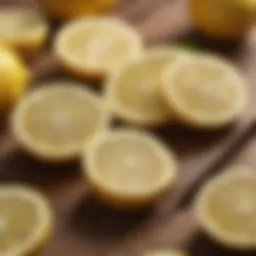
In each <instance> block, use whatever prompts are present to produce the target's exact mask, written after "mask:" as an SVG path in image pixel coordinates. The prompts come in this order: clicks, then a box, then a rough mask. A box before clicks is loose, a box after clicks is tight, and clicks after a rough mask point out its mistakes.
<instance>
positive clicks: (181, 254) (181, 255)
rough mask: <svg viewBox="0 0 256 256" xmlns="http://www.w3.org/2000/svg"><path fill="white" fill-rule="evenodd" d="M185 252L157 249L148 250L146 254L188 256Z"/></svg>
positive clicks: (146, 255)
mask: <svg viewBox="0 0 256 256" xmlns="http://www.w3.org/2000/svg"><path fill="white" fill-rule="evenodd" d="M186 255H187V254H185V253H184V252H181V251H172V250H157V251H150V252H147V253H146V254H145V255H144V256H186Z"/></svg>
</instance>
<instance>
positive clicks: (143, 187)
mask: <svg viewBox="0 0 256 256" xmlns="http://www.w3.org/2000/svg"><path fill="white" fill-rule="evenodd" d="M83 169H84V175H85V177H86V180H87V181H88V183H89V185H90V186H91V188H92V190H93V191H94V193H95V194H96V195H97V196H98V197H99V198H100V199H101V200H103V202H105V203H107V204H108V205H110V206H113V207H117V208H124V209H137V208H143V207H146V206H149V205H151V204H153V203H154V202H155V201H157V200H158V199H159V198H161V197H162V196H163V194H164V193H165V192H166V191H168V190H169V189H170V187H171V185H172V184H173V182H174V180H175V178H176V176H177V164H176V158H175V156H174V154H173V153H172V151H171V150H168V149H167V148H166V147H165V146H164V145H163V144H162V143H161V142H160V141H159V140H157V139H156V138H155V137H153V136H152V135H149V134H145V133H143V132H140V131H134V130H126V129H124V130H117V131H106V132H104V133H102V134H99V135H98V136H95V137H94V138H93V139H92V140H91V142H90V143H89V144H88V145H87V147H86V149H85V152H84V157H83Z"/></svg>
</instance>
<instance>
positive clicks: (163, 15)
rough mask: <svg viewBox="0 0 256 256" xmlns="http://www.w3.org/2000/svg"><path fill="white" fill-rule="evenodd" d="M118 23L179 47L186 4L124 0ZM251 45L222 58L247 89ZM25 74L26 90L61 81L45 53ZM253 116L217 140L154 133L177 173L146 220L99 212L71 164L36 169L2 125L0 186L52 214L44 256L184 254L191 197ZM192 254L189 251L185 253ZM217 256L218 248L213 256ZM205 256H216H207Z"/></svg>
mask: <svg viewBox="0 0 256 256" xmlns="http://www.w3.org/2000/svg"><path fill="white" fill-rule="evenodd" d="M0 3H1V4H15V3H17V4H25V5H29V6H32V5H33V6H36V2H35V1H33V0H20V1H19V0H11V1H10V0H1V1H0ZM117 15H118V16H121V17H124V18H125V19H127V20H129V21H130V22H131V23H132V24H134V25H135V26H136V27H137V28H138V29H139V31H140V32H141V33H142V35H143V36H144V37H145V39H146V40H147V42H150V43H156V42H158V43H163V42H168V43H169V41H168V40H170V39H171V38H175V39H176V40H181V39H180V38H181V37H184V36H185V37H186V34H190V32H191V27H192V26H191V23H190V22H189V20H188V17H187V14H186V1H185V0H179V1H167V0H160V1H155V0H133V1H131V0H125V1H124V2H123V3H122V5H120V7H119V11H118V14H117ZM196 39H198V38H196ZM254 40H255V38H254V33H253V32H252V33H251V34H250V35H249V36H248V38H246V40H245V41H244V42H243V43H241V45H240V46H239V47H238V48H236V49H235V51H233V52H231V53H230V52H228V53H226V52H225V54H226V56H227V57H228V58H230V59H232V61H234V62H235V63H236V64H237V65H238V66H239V67H241V68H242V69H243V70H244V72H245V74H246V75H247V77H248V79H249V80H250V81H252V82H253V81H254V80H255V78H256V75H255V74H254V73H255V72H254V69H255V64H256V49H255V48H256V46H255V43H254V42H255V41H254ZM204 47H207V46H205V45H204ZM211 50H216V49H215V48H214V49H211ZM217 50H219V48H218V49H217ZM220 50H221V51H222V48H221V49H220ZM31 68H32V70H33V71H34V81H33V86H35V85H36V84H37V83H38V82H41V81H45V80H50V79H53V78H56V77H62V78H63V77H68V76H67V74H65V72H64V71H63V70H62V69H61V68H60V66H59V65H58V62H57V61H56V59H54V57H53V53H52V52H51V50H50V48H47V49H45V51H43V52H42V53H40V54H39V55H38V56H37V58H36V59H35V60H34V61H33V63H32V64H31ZM249 89H250V92H251V93H250V94H251V95H252V96H254V95H255V96H256V92H255V87H254V86H253V84H252V86H250V88H249ZM255 109H256V103H255V102H253V101H252V102H251V105H250V107H249V108H248V111H247V113H246V115H245V116H244V117H243V118H242V120H240V121H239V122H238V123H237V124H236V125H234V126H233V127H229V128H228V129H226V130H223V131H219V132H212V133H202V132H194V131H190V130H187V129H185V128H182V127H179V126H175V125H171V124H170V125H168V126H166V127H163V128H161V129H159V130H157V131H154V132H155V133H156V134H157V135H158V136H160V137H161V138H162V139H163V140H164V141H165V143H167V144H168V145H170V147H172V148H174V150H175V151H176V152H177V154H178V156H179V159H180V164H181V166H180V177H179V180H178V181H177V183H176V185H175V187H174V188H173V190H172V192H171V193H170V194H169V195H167V196H166V198H165V199H164V200H163V201H162V202H160V203H159V204H158V205H157V206H156V207H155V208H154V209H151V210H149V211H147V212H142V213H139V214H126V213H120V212H116V211H113V210H110V209H107V208H106V207H104V206H102V205H101V204H99V203H98V202H97V201H95V200H94V199H93V198H92V195H91V194H90V191H88V188H87V186H86V184H84V182H83V180H82V179H81V174H80V167H79V165H78V164H77V163H73V164H70V165H65V166H60V167H56V166H55V167H53V166H50V165H47V164H42V163H40V162H38V161H36V160H35V159H33V158H31V157H30V156H28V155H26V154H25V153H24V152H22V151H21V150H20V149H19V148H18V147H17V145H16V144H15V141H13V139H12V138H11V136H10V134H9V131H8V127H7V125H5V124H3V128H2V130H1V136H0V152H1V153H0V169H1V172H0V181H1V182H13V181H18V182H23V183H29V184H31V185H33V186H36V187H38V188H40V189H42V190H43V191H44V192H45V193H46V194H47V195H48V196H49V198H50V200H51V201H52V204H53V207H54V210H55V213H56V233H55V235H54V238H53V240H52V241H51V243H50V244H49V246H48V248H47V250H46V252H45V254H44V255H46V256H56V255H61V256H70V255H72V256H84V255H89V256H102V255H103V256H105V255H106V256H126V255H127V256H130V255H134V256H139V255H140V253H141V251H142V250H144V249H147V248H151V247H161V246H182V247H183V246H184V247H189V246H190V245H191V243H192V242H191V241H192V240H193V239H194V238H195V237H196V236H197V234H198V233H199V231H198V225H197V223H196V222H195V221H194V218H193V211H192V210H191V203H192V200H193V196H192V195H194V193H195V192H196V190H197V187H198V186H200V185H201V184H202V183H203V182H204V180H205V179H206V177H209V176H210V175H212V174H213V173H214V172H215V171H216V169H219V168H220V167H221V166H222V164H223V162H224V160H225V159H226V158H231V157H235V156H234V155H233V154H234V151H231V150H232V149H235V150H238V149H239V146H240V145H241V144H242V143H243V142H244V140H245V139H246V138H247V136H248V134H250V131H251V130H252V129H253V127H254V125H255V117H256V116H255V114H256V113H255ZM253 141H254V140H253ZM253 143H254V142H253ZM253 145H254V144H253ZM255 145H256V144H255ZM248 148H249V149H248V150H249V152H248V151H243V152H245V153H244V156H245V159H246V161H254V159H253V158H252V155H253V153H252V152H255V150H254V149H255V147H254V146H253V147H252V148H251V147H250V146H248ZM247 155H248V156H249V160H248V158H246V157H247ZM253 163H254V162H253ZM202 245H203V244H202ZM207 248H208V247H207ZM209 248H210V247H209ZM214 248H215V247H214ZM194 250H196V249H194V248H193V246H192V245H191V251H192V252H193V251H194ZM216 250H218V247H217V249H214V250H213V252H214V251H216ZM204 252H205V251H204ZM211 253H212V252H211ZM199 255H203V254H199ZM207 255H219V254H210V252H207ZM223 255H225V254H223ZM227 255H233V254H227Z"/></svg>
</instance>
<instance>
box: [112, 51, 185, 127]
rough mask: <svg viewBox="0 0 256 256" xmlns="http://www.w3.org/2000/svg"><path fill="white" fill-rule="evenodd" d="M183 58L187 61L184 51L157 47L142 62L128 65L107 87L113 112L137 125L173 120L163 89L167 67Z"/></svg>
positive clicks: (157, 123) (160, 123)
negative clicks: (161, 86) (161, 91)
mask: <svg viewBox="0 0 256 256" xmlns="http://www.w3.org/2000/svg"><path fill="white" fill-rule="evenodd" d="M180 58H185V53H184V52H183V51H182V50H180V49H176V48H172V47H167V46H166V47H154V48H151V49H149V50H148V51H147V52H146V53H145V56H144V57H142V58H140V59H139V60H136V61H132V62H129V63H127V64H126V65H125V66H124V67H123V68H122V69H121V70H119V71H118V72H116V74H115V75H113V76H112V77H110V79H109V82H108V84H107V88H108V90H109V95H108V97H109V104H110V106H109V107H110V109H111V111H112V112H113V113H114V114H115V115H116V116H118V117H119V118H120V119H123V120H125V121H127V122H129V123H132V124H137V125H145V126H155V125H162V124H164V123H166V122H168V121H170V120H172V118H173V114H172V112H171V111H170V109H169V107H168V106H167V104H166V102H165V101H164V100H163V97H162V95H161V94H160V93H159V87H160V84H161V83H162V74H163V72H164V70H165V68H166V67H167V66H170V65H172V64H174V63H175V62H176V61H177V60H178V59H180Z"/></svg>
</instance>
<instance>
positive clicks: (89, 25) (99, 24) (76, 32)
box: [54, 18, 143, 80]
mask: <svg viewBox="0 0 256 256" xmlns="http://www.w3.org/2000/svg"><path fill="white" fill-rule="evenodd" d="M142 45H143V43H142V40H141V38H140V36H139V34H138V33H137V32H136V31H135V30H134V29H133V28H132V27H130V26H129V25H128V24H126V23H125V22H123V21H121V20H118V19H115V18H84V19H79V20H76V21H72V22H70V23H68V24H67V25H65V26H64V27H63V28H62V29H61V30H60V31H59V33H58V35H57V37H56V40H55V45H54V48H55V52H56V55H57V57H58V59H59V61H60V62H61V64H62V65H63V66H64V67H65V68H66V69H67V70H68V71H69V72H71V74H74V75H75V76H80V77H85V78H89V79H93V80H101V79H103V78H105V77H106V76H108V75H109V74H111V73H112V72H113V71H115V70H116V69H118V68H120V66H122V65H123V64H124V63H126V62H127V61H129V60H131V59H134V58H137V57H138V56H140V55H141V53H142V48H143V47H142Z"/></svg>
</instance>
